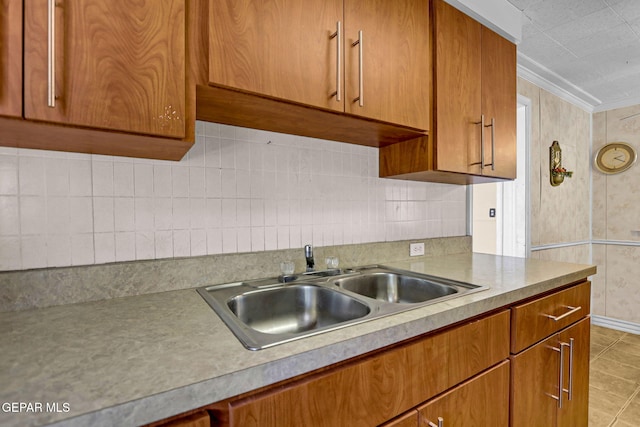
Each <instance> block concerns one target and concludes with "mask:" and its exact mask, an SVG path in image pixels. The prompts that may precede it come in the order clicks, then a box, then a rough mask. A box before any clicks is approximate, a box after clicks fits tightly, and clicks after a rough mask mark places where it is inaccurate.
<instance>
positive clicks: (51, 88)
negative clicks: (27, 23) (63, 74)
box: [47, 0, 56, 108]
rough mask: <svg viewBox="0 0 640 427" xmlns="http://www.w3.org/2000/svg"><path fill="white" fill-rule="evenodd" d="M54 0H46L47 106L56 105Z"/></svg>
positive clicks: (53, 106) (52, 106)
mask: <svg viewBox="0 0 640 427" xmlns="http://www.w3.org/2000/svg"><path fill="white" fill-rule="evenodd" d="M55 7H56V5H55V0H47V106H48V107H51V108H55V106H56V86H55V85H56V10H55Z"/></svg>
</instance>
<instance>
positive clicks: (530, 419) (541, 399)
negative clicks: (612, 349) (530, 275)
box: [510, 317, 591, 427]
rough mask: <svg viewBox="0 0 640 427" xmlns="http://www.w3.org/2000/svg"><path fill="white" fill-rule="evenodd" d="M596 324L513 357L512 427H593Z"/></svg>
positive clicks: (566, 332) (580, 325)
mask: <svg viewBox="0 0 640 427" xmlns="http://www.w3.org/2000/svg"><path fill="white" fill-rule="evenodd" d="M590 320H591V319H590V317H585V318H583V319H582V320H580V321H579V322H577V323H575V324H573V325H572V326H569V327H567V328H566V329H563V330H562V331H560V332H558V333H556V334H554V335H552V336H551V337H549V338H547V339H546V340H544V341H542V342H540V343H538V344H536V345H534V346H532V347H530V348H528V349H526V350H524V351H522V352H521V353H518V354H516V355H514V356H512V357H511V361H512V386H511V424H510V425H511V426H512V427H525V426H526V427H530V426H549V427H569V426H571V427H586V426H587V425H588V405H589V333H590ZM561 349H562V352H561ZM560 384H562V386H561V387H560V386H559V385H560ZM560 399H561V400H560Z"/></svg>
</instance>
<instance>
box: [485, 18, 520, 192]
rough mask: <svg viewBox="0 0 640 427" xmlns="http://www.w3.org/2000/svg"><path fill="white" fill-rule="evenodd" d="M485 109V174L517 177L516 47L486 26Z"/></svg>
mask: <svg viewBox="0 0 640 427" xmlns="http://www.w3.org/2000/svg"><path fill="white" fill-rule="evenodd" d="M482 52H483V55H482V112H483V114H484V115H485V120H488V123H485V125H492V122H491V120H492V119H493V126H494V129H493V134H492V133H491V132H492V130H491V128H485V144H486V145H485V157H484V162H485V165H489V164H493V166H494V167H493V168H491V167H485V168H484V170H483V174H484V175H489V176H496V177H502V178H512V179H514V178H515V177H516V164H517V162H516V149H517V147H516V106H517V103H518V100H517V91H518V88H517V82H516V81H517V77H516V46H515V45H514V44H513V43H511V42H510V41H509V40H507V39H505V38H504V37H501V36H500V35H498V34H496V33H495V32H493V31H491V30H490V29H488V28H486V27H482Z"/></svg>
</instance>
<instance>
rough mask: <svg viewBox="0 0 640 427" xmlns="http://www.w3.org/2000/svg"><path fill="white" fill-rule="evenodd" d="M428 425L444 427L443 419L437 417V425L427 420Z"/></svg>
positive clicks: (430, 426)
mask: <svg viewBox="0 0 640 427" xmlns="http://www.w3.org/2000/svg"><path fill="white" fill-rule="evenodd" d="M429 427H444V419H442V417H438V425H435V424H434V423H432V422H431V421H429Z"/></svg>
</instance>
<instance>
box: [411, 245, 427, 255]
mask: <svg viewBox="0 0 640 427" xmlns="http://www.w3.org/2000/svg"><path fill="white" fill-rule="evenodd" d="M409 255H410V256H420V255H424V243H410V244H409Z"/></svg>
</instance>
